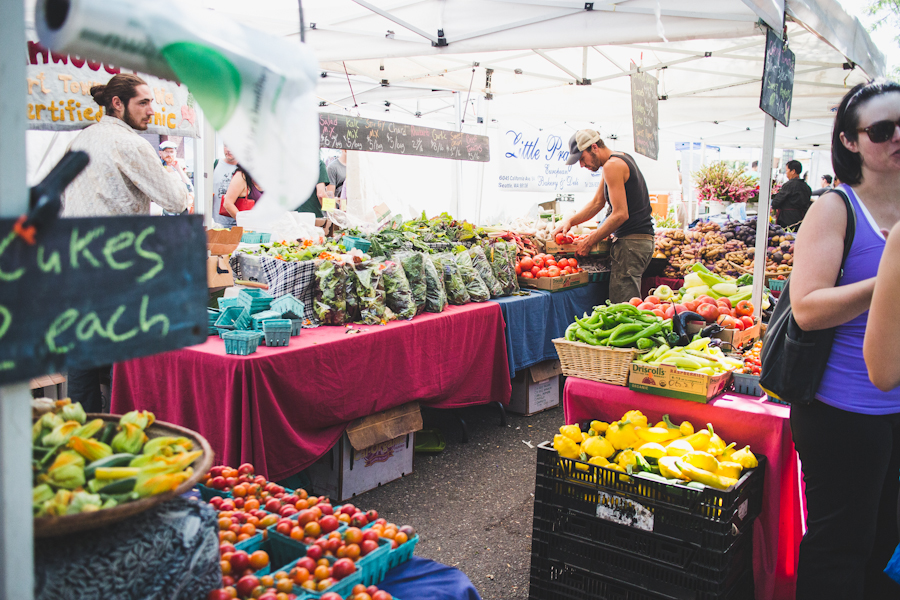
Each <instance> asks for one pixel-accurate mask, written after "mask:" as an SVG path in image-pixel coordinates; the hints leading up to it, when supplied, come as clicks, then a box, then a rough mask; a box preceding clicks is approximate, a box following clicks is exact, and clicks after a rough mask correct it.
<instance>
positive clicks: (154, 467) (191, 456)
mask: <svg viewBox="0 0 900 600" xmlns="http://www.w3.org/2000/svg"><path fill="white" fill-rule="evenodd" d="M202 454H203V451H202V450H196V451H194V452H185V453H182V454H175V455H174V456H157V457H155V458H153V460H151V461H150V462H149V463H148V464H147V465H146V466H144V467H141V473H140V474H139V475H138V477H140V475H160V474H168V473H177V472H178V471H184V470H185V469H187V468H188V467H189V466H190V465H191V463H193V462H194V461H195V460H197V457H199V456H201V455H202Z"/></svg>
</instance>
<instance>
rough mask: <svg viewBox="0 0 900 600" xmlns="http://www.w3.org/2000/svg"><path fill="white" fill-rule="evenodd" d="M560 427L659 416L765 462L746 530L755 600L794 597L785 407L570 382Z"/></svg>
mask: <svg viewBox="0 0 900 600" xmlns="http://www.w3.org/2000/svg"><path fill="white" fill-rule="evenodd" d="M563 406H564V410H565V419H566V423H567V424H571V423H579V422H582V421H586V420H591V419H601V420H611V419H617V418H619V417H621V416H622V415H623V414H624V413H625V412H626V411H628V410H631V409H637V410H640V411H641V412H643V413H644V414H646V415H647V416H648V417H650V418H651V419H652V420H654V421H656V420H658V418H660V417H662V415H663V414H666V413H668V414H670V415H671V417H672V420H673V421H675V422H676V423H680V422H681V421H683V420H687V421H690V422H691V423H693V424H694V426H695V427H696V426H698V425H701V426H702V425H703V424H705V423H713V425H714V426H715V428H716V433H718V434H719V435H721V436H722V438H723V439H725V440H727V441H729V442H731V441H735V442H737V444H738V446H741V447H743V446H744V445H746V444H750V448H751V449H752V450H753V451H754V452H758V453H760V454H764V455H765V456H766V457H767V458H768V459H769V462H768V466H767V467H766V479H765V488H764V492H763V493H764V498H763V508H762V514H760V516H759V518H758V519H757V520H756V523H755V524H754V528H753V570H754V581H755V584H756V598H757V599H759V600H763V599H765V600H782V599H785V600H786V599H793V598H794V595H795V591H796V584H797V557H798V553H799V550H800V539H801V537H802V536H803V531H802V530H803V516H802V515H803V512H802V508H801V502H802V495H801V491H800V480H799V466H800V465H799V461H798V458H797V452H796V450H794V442H793V439H792V438H791V424H790V420H789V417H790V409H789V408H788V407H787V406H781V405H778V404H773V403H771V402H764V401H763V400H761V399H760V398H752V397H750V396H744V395H740V394H724V395H722V396H720V397H718V398H716V399H714V400H713V401H712V402H710V403H709V404H699V403H697V402H689V401H687V400H678V399H675V398H663V397H660V396H653V395H651V394H644V393H641V392H633V391H631V390H629V389H628V388H626V387H621V386H615V385H608V384H604V383H595V382H593V381H586V380H584V379H576V378H574V377H570V378H568V379H567V380H566V387H565V393H564V397H563Z"/></svg>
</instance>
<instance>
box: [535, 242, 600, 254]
mask: <svg viewBox="0 0 900 600" xmlns="http://www.w3.org/2000/svg"><path fill="white" fill-rule="evenodd" d="M576 250H578V244H557V243H556V242H554V241H553V240H549V241H547V243H546V244H544V252H546V253H547V254H575V251H576ZM588 254H590V255H598V254H609V240H600V241H599V242H597V243H596V244H594V245H593V246H591V251H590V252H588Z"/></svg>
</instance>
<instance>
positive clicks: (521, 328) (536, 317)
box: [491, 282, 609, 377]
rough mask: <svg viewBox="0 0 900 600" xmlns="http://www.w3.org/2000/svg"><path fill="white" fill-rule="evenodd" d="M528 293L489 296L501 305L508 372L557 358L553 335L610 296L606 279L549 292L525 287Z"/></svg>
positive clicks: (563, 331) (560, 333)
mask: <svg viewBox="0 0 900 600" xmlns="http://www.w3.org/2000/svg"><path fill="white" fill-rule="evenodd" d="M528 291H529V292H530V294H529V295H528V296H509V297H506V298H496V299H494V300H491V302H494V303H496V304H498V305H499V306H500V310H501V312H502V314H503V321H504V323H506V331H505V337H506V355H507V359H508V363H509V376H510V377H514V376H515V374H516V372H517V371H521V370H523V369H527V368H528V367H531V366H533V365H536V364H538V363H540V362H543V361H545V360H555V359H557V358H558V355H557V353H556V348H555V347H554V346H553V339H554V338H558V337H562V336H563V335H564V334H565V331H566V327H568V326H569V323H571V322H572V317H573V316H574V315H578V316H581V315H582V314H583V313H585V312H587V313H590V312H591V311H592V310H593V307H594V306H596V305H598V304H603V303H604V302H605V301H606V299H607V298H608V297H609V285H608V283H607V282H598V283H589V284H588V285H586V286H583V287H579V288H575V289H571V290H564V291H561V292H556V293H550V292H545V291H543V290H528Z"/></svg>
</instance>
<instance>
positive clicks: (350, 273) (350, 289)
mask: <svg viewBox="0 0 900 600" xmlns="http://www.w3.org/2000/svg"><path fill="white" fill-rule="evenodd" d="M338 267H339V268H340V269H341V270H342V271H343V276H344V278H345V279H344V299H345V300H346V303H347V311H346V313H345V315H344V323H353V322H355V321H358V320H359V298H358V297H357V295H356V275H355V273H354V268H353V264H352V263H344V262H342V263H338Z"/></svg>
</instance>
